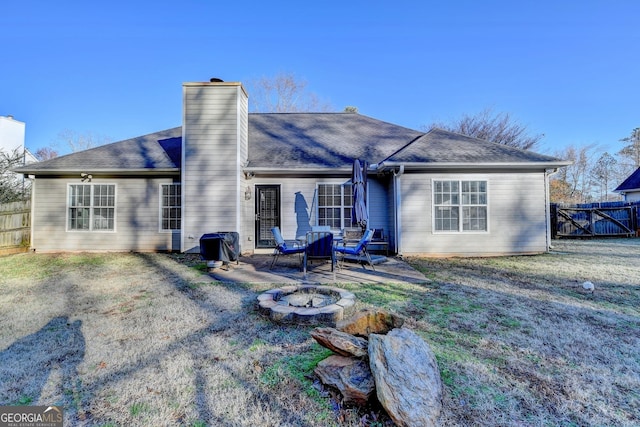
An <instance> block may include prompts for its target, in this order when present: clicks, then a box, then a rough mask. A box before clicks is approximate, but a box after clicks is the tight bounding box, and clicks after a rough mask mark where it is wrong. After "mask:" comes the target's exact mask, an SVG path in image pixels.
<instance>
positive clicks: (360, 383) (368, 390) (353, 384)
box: [314, 355, 375, 405]
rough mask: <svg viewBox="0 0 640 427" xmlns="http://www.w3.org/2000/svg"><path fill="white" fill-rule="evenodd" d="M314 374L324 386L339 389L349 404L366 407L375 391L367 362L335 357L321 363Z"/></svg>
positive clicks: (344, 400)
mask: <svg viewBox="0 0 640 427" xmlns="http://www.w3.org/2000/svg"><path fill="white" fill-rule="evenodd" d="M314 372H315V374H316V375H317V376H318V377H319V378H320V381H322V383H323V384H326V385H329V386H332V387H335V388H337V389H338V390H339V391H340V394H342V398H343V402H344V403H347V404H356V405H364V404H366V403H367V401H368V400H369V399H370V398H371V396H373V392H374V391H375V384H374V382H373V377H372V376H371V369H370V368H369V363H367V361H366V360H362V359H356V358H353V357H345V356H339V355H333V356H329V357H328V358H326V359H324V360H322V361H320V363H318V366H316V368H315V370H314Z"/></svg>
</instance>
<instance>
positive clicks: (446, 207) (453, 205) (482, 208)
mask: <svg viewBox="0 0 640 427" xmlns="http://www.w3.org/2000/svg"><path fill="white" fill-rule="evenodd" d="M433 210H434V212H433V218H434V230H435V231H454V232H472V231H487V230H488V228H487V181H433Z"/></svg>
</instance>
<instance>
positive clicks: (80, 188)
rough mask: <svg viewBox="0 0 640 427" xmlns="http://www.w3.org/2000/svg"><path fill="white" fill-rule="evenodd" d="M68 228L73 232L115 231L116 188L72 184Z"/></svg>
mask: <svg viewBox="0 0 640 427" xmlns="http://www.w3.org/2000/svg"><path fill="white" fill-rule="evenodd" d="M68 194H69V196H68V199H67V205H68V209H67V212H68V219H67V226H68V229H69V230H73V231H114V230H115V216H116V186H115V185H114V184H70V185H69V189H68Z"/></svg>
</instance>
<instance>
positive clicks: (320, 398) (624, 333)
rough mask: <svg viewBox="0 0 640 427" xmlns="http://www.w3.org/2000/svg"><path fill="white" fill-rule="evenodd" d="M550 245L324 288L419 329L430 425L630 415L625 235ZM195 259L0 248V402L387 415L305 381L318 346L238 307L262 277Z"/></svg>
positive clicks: (238, 413)
mask: <svg viewBox="0 0 640 427" xmlns="http://www.w3.org/2000/svg"><path fill="white" fill-rule="evenodd" d="M555 246H556V247H555V249H554V251H552V252H551V253H549V254H543V255H537V256H523V257H501V258H465V259H462V258H454V259H430V258H409V259H408V260H407V261H408V262H409V263H410V264H411V265H412V266H413V267H414V268H416V269H418V270H419V271H421V272H423V274H424V275H425V283H424V284H408V283H404V284H398V283H385V284H365V285H355V284H341V286H343V287H346V288H348V289H350V290H351V291H353V292H354V293H356V295H357V297H358V305H359V307H381V308H385V309H388V310H391V311H394V312H396V313H398V314H401V315H403V316H405V317H406V318H407V322H406V324H407V325H408V326H409V327H411V328H413V329H414V330H416V331H417V333H419V334H420V335H421V336H422V337H423V338H424V339H425V341H427V342H428V343H429V345H430V346H431V348H432V349H433V351H434V353H435V354H436V358H437V361H438V365H439V369H440V373H441V377H442V380H443V385H444V402H443V403H444V411H443V416H442V424H443V425H447V426H467V425H487V426H502V425H518V426H538V425H540V426H544V425H554V426H555V425H560V426H573V425H576V426H578V425H580V426H581V425H620V426H632V425H639V424H640V392H638V390H640V269H639V268H638V267H639V266H640V264H639V262H640V261H638V260H639V259H640V239H620V240H617V239H616V240H606V241H600V240H597V241H558V242H556V243H555ZM202 270H203V268H202V264H201V263H195V264H193V263H190V261H189V258H188V257H185V256H169V255H162V254H85V253H82V254H51V255H45V254H17V255H12V256H7V257H2V258H0V277H2V281H0V405H9V404H33V405H47V404H60V405H64V407H65V425H67V424H68V425H90V426H146V425H176V426H193V427H203V426H214V425H224V426H254V425H260V426H309V427H314V426H362V425H365V426H384V425H388V424H389V422H388V419H386V418H385V417H384V416H382V415H380V414H379V413H377V412H376V411H375V408H364V409H361V410H358V409H354V408H345V407H342V406H341V405H340V404H339V401H337V400H336V399H335V394H333V393H329V394H328V393H325V392H323V391H322V390H321V389H319V388H318V387H317V384H315V383H314V378H313V375H312V374H313V368H314V367H315V365H316V364H317V362H318V361H319V360H322V359H323V358H324V357H326V356H327V355H328V354H329V352H328V350H326V349H324V348H322V347H320V346H319V345H317V344H316V343H315V342H314V341H313V340H312V339H311V338H310V336H309V330H310V328H308V327H295V326H280V325H276V324H273V323H272V322H270V321H268V320H267V319H265V318H264V317H262V316H260V315H259V314H257V312H256V310H255V297H256V295H257V294H258V293H259V292H261V291H263V290H264V289H266V288H268V287H272V286H273V285H265V284H249V283H247V284H242V285H226V284H222V283H217V282H214V281H212V280H211V279H210V278H209V276H207V275H206V274H205V275H203V274H202ZM586 280H589V281H591V282H593V283H594V284H595V285H596V290H595V292H594V293H593V294H591V293H587V292H585V291H584V290H583V289H582V287H581V284H582V282H584V281H586ZM276 285H277V284H276ZM332 396H333V397H332Z"/></svg>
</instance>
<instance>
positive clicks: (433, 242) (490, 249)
mask: <svg viewBox="0 0 640 427" xmlns="http://www.w3.org/2000/svg"><path fill="white" fill-rule="evenodd" d="M432 179H454V180H456V179H463V180H469V179H481V180H486V181H487V182H488V200H489V204H488V209H489V232H488V233H434V232H433V225H432V221H433V206H432V188H431V184H432ZM401 182H402V184H401V186H402V218H401V221H402V233H403V241H402V252H403V254H431V255H445V256H448V255H450V256H453V255H460V256H470V255H490V254H511V253H513V254H515V253H536V252H544V251H546V250H547V238H546V229H547V228H546V227H547V222H546V218H547V208H546V204H545V200H546V199H545V193H546V190H545V175H544V173H496V174H478V175H460V174H405V175H403V176H402V181H401Z"/></svg>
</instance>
